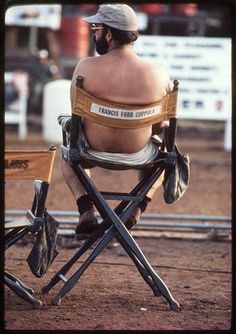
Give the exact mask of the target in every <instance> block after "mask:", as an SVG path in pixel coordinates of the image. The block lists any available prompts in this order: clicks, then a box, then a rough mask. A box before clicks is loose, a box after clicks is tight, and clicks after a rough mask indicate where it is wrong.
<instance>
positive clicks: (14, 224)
mask: <svg viewBox="0 0 236 334" xmlns="http://www.w3.org/2000/svg"><path fill="white" fill-rule="evenodd" d="M30 225H32V224H31V222H29V221H28V219H26V218H19V219H17V220H13V221H10V222H5V226H4V229H5V230H10V229H12V228H18V227H27V226H30Z"/></svg>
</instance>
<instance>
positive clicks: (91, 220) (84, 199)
mask: <svg viewBox="0 0 236 334" xmlns="http://www.w3.org/2000/svg"><path fill="white" fill-rule="evenodd" d="M61 170H62V174H63V176H64V179H65V181H66V183H67V184H68V186H69V188H70V190H71V192H72V194H73V197H74V199H75V200H76V203H77V206H78V211H79V213H80V218H79V222H78V224H77V226H76V229H75V232H76V234H77V235H78V238H80V239H86V238H88V237H89V234H91V233H92V232H93V231H94V230H95V229H96V228H97V227H98V221H97V218H96V216H95V210H94V205H93V202H92V201H91V200H90V198H89V196H88V195H87V193H86V191H85V189H84V187H83V186H82V184H81V183H80V181H79V180H78V178H77V176H76V174H75V172H74V171H73V169H72V167H71V166H70V165H69V164H68V163H66V161H65V160H64V159H62V164H61ZM86 173H87V174H88V176H90V170H89V169H86Z"/></svg>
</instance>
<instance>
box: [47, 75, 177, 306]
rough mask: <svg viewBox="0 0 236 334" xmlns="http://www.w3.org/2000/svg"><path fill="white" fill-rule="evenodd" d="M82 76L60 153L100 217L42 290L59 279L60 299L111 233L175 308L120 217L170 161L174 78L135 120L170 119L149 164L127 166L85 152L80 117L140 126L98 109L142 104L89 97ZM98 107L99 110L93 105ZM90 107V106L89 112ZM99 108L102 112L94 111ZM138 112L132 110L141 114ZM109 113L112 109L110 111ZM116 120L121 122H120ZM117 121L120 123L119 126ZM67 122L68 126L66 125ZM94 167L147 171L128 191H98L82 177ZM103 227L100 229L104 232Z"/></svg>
mask: <svg viewBox="0 0 236 334" xmlns="http://www.w3.org/2000/svg"><path fill="white" fill-rule="evenodd" d="M82 82H83V78H82V77H78V78H77V84H76V86H77V87H76V92H75V95H74V104H73V111H72V118H71V123H69V122H65V123H64V125H63V126H62V128H63V145H62V146H61V148H62V156H63V158H64V159H65V161H67V163H68V164H70V165H71V166H72V168H73V170H74V171H75V173H76V175H77V177H78V179H79V180H80V182H81V183H82V185H83V186H84V188H85V190H86V191H87V193H88V194H89V196H90V197H91V199H92V200H93V202H94V204H95V206H96V208H97V210H98V212H99V213H100V215H101V217H102V218H103V221H102V223H101V224H100V226H99V228H98V229H97V230H96V231H94V232H93V234H92V235H91V236H90V238H89V239H87V240H86V241H85V242H84V243H83V245H82V246H81V247H80V248H79V250H78V251H77V252H76V253H75V254H74V256H73V257H72V258H71V259H70V260H69V261H68V262H67V263H65V265H63V267H62V268H61V269H60V270H59V271H58V272H57V273H56V274H55V275H54V277H53V278H52V279H51V281H50V282H49V283H48V284H47V285H46V286H44V287H43V289H42V291H43V292H44V293H48V292H49V291H50V290H51V289H52V287H54V286H55V285H56V284H57V283H58V282H59V281H62V282H64V286H63V287H62V288H61V290H60V291H59V292H58V293H57V295H56V296H55V297H54V298H53V299H52V303H53V304H54V305H59V304H60V302H61V299H62V298H63V297H64V296H65V295H66V294H67V293H68V292H69V291H70V290H71V289H72V288H73V286H74V285H75V284H76V282H77V281H78V280H79V278H80V277H81V275H82V274H83V273H84V271H85V270H86V269H87V268H88V266H89V265H90V264H91V263H92V262H93V260H94V259H95V258H96V257H97V256H98V255H99V254H100V253H101V252H102V250H103V249H104V248H105V247H106V246H107V245H108V243H109V242H110V241H111V240H112V238H114V237H116V239H117V240H118V242H119V243H120V244H121V246H122V247H123V248H124V249H125V251H126V252H127V254H128V255H129V256H130V258H131V259H132V260H133V262H134V264H135V265H136V267H137V269H138V270H139V272H140V274H141V276H142V277H143V279H144V280H145V281H146V283H147V284H148V285H149V286H150V288H151V289H152V290H153V293H154V295H155V296H163V297H164V298H165V299H166V300H167V301H168V303H169V305H170V307H171V309H173V310H176V309H177V308H178V307H179V304H178V302H177V301H176V300H175V299H174V298H173V297H172V295H171V293H170V291H169V289H168V287H167V286H166V285H165V283H164V282H163V281H162V279H161V278H160V277H159V276H158V275H157V273H156V272H155V271H154V270H153V268H152V267H151V265H150V263H149V262H148V260H147V259H146V258H145V256H144V254H143V252H142V250H141V249H140V248H139V246H138V244H137V243H136V241H135V240H134V238H133V237H132V235H131V234H130V232H129V230H128V229H129V228H130V226H126V222H127V220H128V218H129V216H130V214H131V213H132V212H133V210H134V209H135V208H136V207H138V205H139V204H140V203H141V202H142V201H143V199H144V197H145V195H146V194H147V192H148V191H149V190H150V189H151V187H152V186H153V184H154V183H155V182H156V181H157V179H158V178H159V177H160V176H161V174H162V172H163V171H164V170H165V169H166V168H168V167H170V166H173V165H174V164H175V161H176V155H175V153H174V144H175V134H176V124H177V121H176V107H177V95H178V81H177V80H175V81H174V89H173V91H172V92H171V93H169V94H168V95H167V96H166V97H164V98H162V99H161V100H159V101H158V102H157V103H155V104H153V105H149V106H148V108H149V109H148V110H149V112H150V110H152V112H153V114H155V113H156V114H155V115H152V116H150V117H147V118H145V119H144V120H142V121H141V122H146V124H147V123H148V122H150V123H149V124H154V123H158V122H160V121H163V120H170V121H169V127H168V128H167V129H165V131H164V135H163V140H162V143H161V144H160V143H159V144H158V143H157V145H159V153H158V155H157V157H156V158H155V160H153V161H152V162H151V163H146V164H143V165H127V164H121V163H115V162H114V161H105V162H104V161H103V160H101V159H99V158H94V157H93V156H91V155H90V154H89V153H88V152H87V151H86V145H85V143H84V141H83V138H84V137H83V131H82V121H81V116H82V117H87V118H88V119H92V120H94V121H97V122H100V123H102V124H104V125H107V126H114V127H116V126H117V127H134V126H137V125H138V126H143V124H144V123H139V121H137V120H120V119H112V118H109V117H106V115H104V110H105V111H106V110H113V111H114V110H116V114H117V113H119V112H120V110H133V111H135V112H133V114H135V113H136V111H137V110H147V109H145V108H147V106H140V105H139V106H134V105H132V106H125V105H121V104H119V105H117V104H111V103H110V102H108V101H104V100H100V99H97V98H95V97H92V96H91V95H90V94H88V93H87V92H86V91H85V90H84V89H82ZM99 108H100V109H99ZM117 110H118V111H117ZM91 111H95V112H94V113H93V112H91ZM99 111H101V113H103V115H99ZM139 112H141V111H138V112H137V113H136V115H141V114H140V113H139ZM113 114H114V113H113ZM121 122H122V123H121ZM121 124H122V125H121ZM69 127H70V129H68V128H69ZM67 130H70V143H69V144H68V133H66V131H67ZM95 166H99V167H102V168H106V169H113V170H117V169H118V170H125V169H136V170H142V169H146V170H149V172H148V173H147V175H146V176H145V177H144V178H143V179H142V180H140V181H139V182H138V184H137V185H136V186H135V187H134V189H132V190H131V192H130V193H120V192H116V193H114V192H104V191H100V190H98V189H97V187H96V185H95V184H94V182H93V181H92V180H91V179H90V178H89V177H88V176H87V174H86V172H85V170H84V169H85V168H88V167H95ZM106 200H116V201H120V203H119V204H118V205H117V206H116V207H115V208H114V209H112V208H111V207H110V206H109V205H108V204H107V202H106ZM105 232H106V233H105ZM95 243H96V246H95V248H94V249H93V250H92V252H91V254H90V255H89V256H88V257H87V259H86V260H85V261H84V263H83V264H82V265H81V267H80V268H79V269H78V270H77V271H75V272H74V274H73V275H72V276H71V277H70V278H66V276H65V275H66V273H67V272H68V271H69V269H70V268H71V267H72V266H73V264H74V263H75V262H76V261H77V260H78V259H79V258H80V257H81V256H82V254H84V253H85V252H86V251H87V250H88V248H89V247H91V246H92V245H93V244H95Z"/></svg>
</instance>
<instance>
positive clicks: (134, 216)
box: [126, 170, 164, 228]
mask: <svg viewBox="0 0 236 334" xmlns="http://www.w3.org/2000/svg"><path fill="white" fill-rule="evenodd" d="M145 174H146V171H145V170H143V171H139V180H141V179H142V178H143V177H144V176H145ZM163 179H164V172H163V173H162V174H161V175H160V177H159V178H158V179H157V181H156V182H155V183H154V184H153V186H152V187H151V189H150V190H149V191H148V192H147V194H146V196H145V198H144V200H143V201H142V202H141V203H140V204H139V206H138V207H137V208H136V209H135V210H134V212H133V213H132V214H131V216H130V217H129V219H128V221H127V223H126V226H127V227H128V228H131V227H132V226H134V225H135V224H136V223H137V222H138V221H139V220H140V217H141V214H142V213H143V212H144V211H145V210H146V209H147V206H148V203H149V202H151V200H152V198H153V196H154V194H155V192H156V191H157V189H158V188H159V187H160V186H161V185H162V182H163Z"/></svg>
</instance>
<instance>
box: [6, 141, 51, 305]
mask: <svg viewBox="0 0 236 334" xmlns="http://www.w3.org/2000/svg"><path fill="white" fill-rule="evenodd" d="M55 153H56V147H55V146H54V145H51V146H50V149H49V150H41V151H33V150H24V151H5V179H6V180H10V179H11V180H16V181H17V180H34V197H33V203H32V207H31V209H30V210H28V211H27V214H26V218H22V219H18V220H12V221H10V222H8V221H6V222H5V228H4V230H5V235H4V244H5V251H6V250H7V249H8V248H9V247H11V246H12V245H14V244H15V243H16V242H17V241H18V240H20V239H21V238H23V237H24V236H25V235H26V234H28V233H32V234H36V235H37V233H38V232H39V231H40V230H41V229H42V226H43V223H44V213H45V210H46V209H45V204H46V199H47V194H48V189H49V184H50V181H51V175H52V168H53V163H54V159H55ZM4 281H5V283H6V285H7V286H8V287H9V288H10V289H11V290H13V291H14V292H15V293H16V294H17V295H18V296H20V297H21V298H23V299H24V300H26V301H27V302H29V303H30V304H31V305H32V306H33V307H34V308H40V307H41V305H42V302H41V301H40V300H39V299H37V298H35V297H34V296H33V294H34V290H33V289H31V288H30V287H28V286H26V285H25V284H24V283H23V282H22V281H21V280H20V279H19V278H17V277H16V276H14V275H12V274H11V273H9V272H8V271H4Z"/></svg>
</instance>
